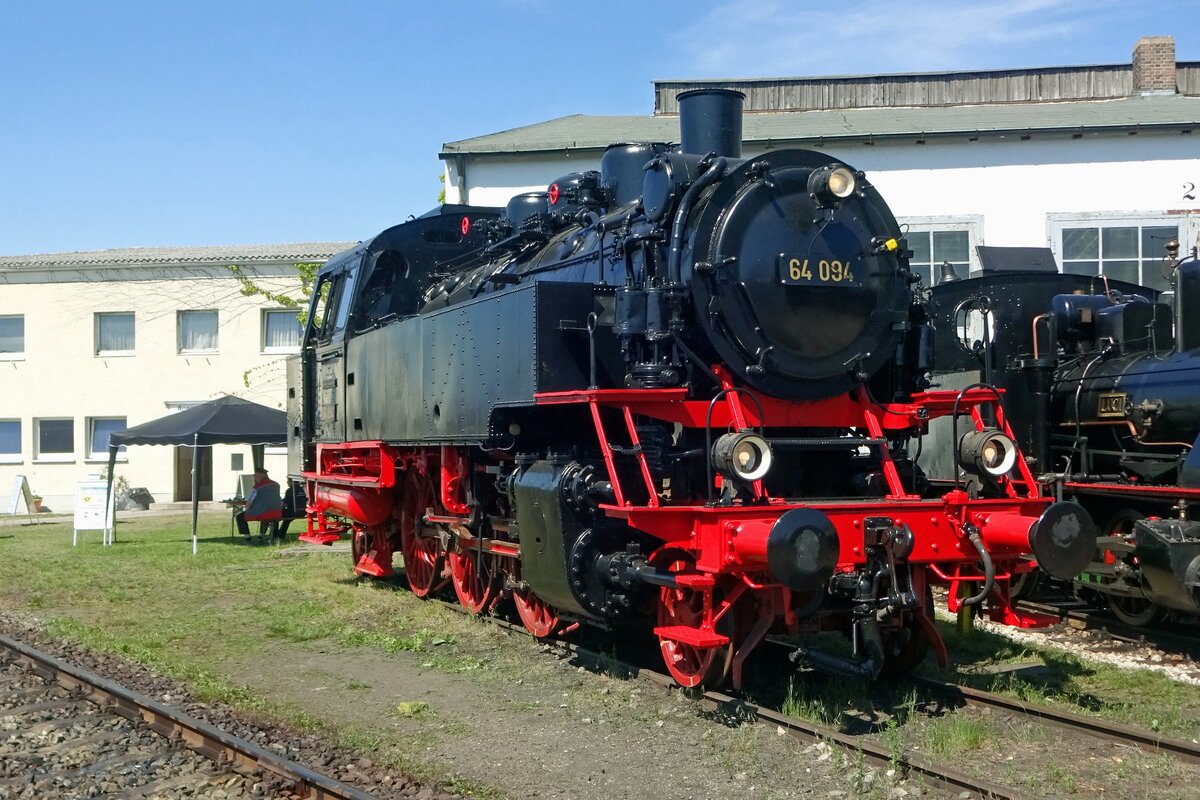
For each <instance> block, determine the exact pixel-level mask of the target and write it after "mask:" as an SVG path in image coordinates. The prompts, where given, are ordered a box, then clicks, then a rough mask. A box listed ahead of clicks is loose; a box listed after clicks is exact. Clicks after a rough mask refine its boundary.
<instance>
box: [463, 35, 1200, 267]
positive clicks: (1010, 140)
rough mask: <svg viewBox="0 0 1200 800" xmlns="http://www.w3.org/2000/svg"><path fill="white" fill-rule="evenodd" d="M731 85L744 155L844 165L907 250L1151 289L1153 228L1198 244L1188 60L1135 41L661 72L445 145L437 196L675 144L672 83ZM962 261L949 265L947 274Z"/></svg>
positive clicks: (512, 183)
mask: <svg viewBox="0 0 1200 800" xmlns="http://www.w3.org/2000/svg"><path fill="white" fill-rule="evenodd" d="M707 87H722V88H732V89H738V90H740V91H742V92H743V93H745V94H746V103H745V108H746V114H745V119H744V123H743V139H744V151H743V155H745V156H747V157H750V156H754V155H757V154H760V153H762V152H765V151H768V150H772V149H778V148H785V147H789V148H790V147H801V148H810V149H816V150H822V151H824V152H827V153H830V154H832V155H834V156H836V157H838V158H840V159H843V160H845V161H846V163H848V164H851V165H853V166H854V167H856V168H858V169H862V170H865V171H866V172H867V175H868V179H869V180H870V181H871V182H872V183H874V184H875V186H876V187H877V188H878V189H879V190H880V191H881V192H882V194H883V196H884V198H885V199H886V200H887V202H888V204H889V205H890V206H891V207H892V210H893V211H894V212H895V214H896V216H897V217H899V218H900V221H901V222H902V223H904V224H906V225H907V226H908V241H909V245H910V247H911V248H912V249H913V251H914V253H915V257H914V262H915V263H916V264H918V265H922V264H923V265H924V272H925V275H926V278H927V282H928V277H929V271H930V269H931V267H932V265H934V264H940V263H941V262H943V261H950V262H951V263H955V264H957V265H966V264H968V263H969V264H970V265H971V266H972V267H978V263H977V257H976V251H975V247H976V246H978V245H1010V246H1048V247H1050V248H1051V249H1052V250H1053V251H1054V254H1055V257H1056V258H1057V259H1058V263H1059V267H1060V269H1066V270H1068V271H1073V272H1079V273H1084V274H1093V275H1095V274H1097V273H1098V271H1103V272H1104V273H1106V274H1108V275H1111V276H1115V277H1118V278H1122V279H1127V280H1133V281H1137V282H1142V283H1147V284H1151V285H1157V286H1163V285H1164V283H1165V282H1164V281H1163V279H1162V276H1161V272H1160V269H1159V267H1160V260H1161V258H1162V256H1163V244H1164V243H1165V242H1166V240H1167V239H1169V238H1172V237H1176V236H1177V237H1179V239H1180V241H1181V242H1182V244H1183V246H1184V248H1185V250H1186V249H1188V248H1191V247H1192V246H1194V245H1196V244H1197V243H1198V241H1200V235H1198V234H1200V188H1197V187H1198V186H1200V134H1194V133H1193V131H1194V130H1195V129H1196V128H1197V127H1198V126H1200V63H1178V64H1177V63H1176V61H1175V44H1174V40H1173V39H1172V38H1171V37H1147V38H1144V39H1142V40H1140V41H1139V42H1138V43H1137V45H1136V46H1135V48H1134V53H1133V61H1132V64H1116V65H1101V66H1082V67H1039V68H1034V69H1012V70H994V71H987V72H947V73H931V74H897V75H873V76H846V77H825V78H754V79H730V80H695V81H689V80H671V81H657V82H656V84H655V113H654V115H653V116H583V115H575V116H569V117H563V118H560V119H554V120H550V121H547V122H542V123H538V124H536V125H530V126H528V127H524V128H517V129H514V130H509V131H503V132H500V133H493V134H488V135H485V136H480V137H477V138H473V139H467V140H463V141H458V142H450V143H448V144H446V145H444V146H443V149H442V152H441V158H442V159H443V160H444V161H445V164H446V187H447V201H448V202H464V203H465V202H470V203H474V204H478V205H500V206H502V205H504V203H505V202H506V201H507V200H508V198H509V197H511V196H512V195H514V194H516V193H518V192H523V191H534V190H544V189H545V187H546V185H547V184H548V183H550V182H551V181H553V180H554V179H556V178H557V177H559V176H561V175H564V174H566V173H569V172H575V171H581V170H589V169H597V168H598V166H599V163H600V156H601V154H602V153H603V151H604V147H605V146H606V145H608V144H609V143H612V142H630V141H643V142H668V141H678V138H679V132H678V116H677V106H676V104H675V96H676V95H677V94H679V93H680V92H682V91H686V90H688V89H696V88H707ZM959 271H960V274H961V272H962V270H961V269H960V270H959Z"/></svg>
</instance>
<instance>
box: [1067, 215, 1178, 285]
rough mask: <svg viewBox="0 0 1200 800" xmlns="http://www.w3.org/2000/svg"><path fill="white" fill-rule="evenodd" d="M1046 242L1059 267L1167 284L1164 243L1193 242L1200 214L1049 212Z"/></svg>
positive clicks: (1110, 276) (1116, 278) (1123, 278)
mask: <svg viewBox="0 0 1200 800" xmlns="http://www.w3.org/2000/svg"><path fill="white" fill-rule="evenodd" d="M1047 219H1048V225H1047V227H1048V228H1049V233H1050V247H1051V249H1052V250H1053V251H1054V255H1055V256H1056V257H1057V258H1058V262H1059V264H1060V265H1061V267H1062V271H1063V272H1067V273H1072V274H1075V275H1097V276H1100V275H1102V276H1105V277H1108V278H1111V279H1114V280H1119V281H1128V282H1129V283H1137V284H1141V285H1142V286H1149V287H1151V288H1154V289H1169V288H1170V284H1171V281H1170V276H1169V275H1168V274H1166V272H1167V270H1166V255H1167V251H1166V244H1167V242H1169V241H1170V240H1172V239H1175V240H1176V241H1178V242H1179V243H1180V245H1181V248H1180V250H1181V252H1183V253H1186V252H1187V251H1188V249H1189V248H1190V247H1191V245H1192V244H1194V243H1195V242H1196V239H1197V236H1196V231H1197V228H1198V227H1200V215H1188V214H1171V215H1149V214H1140V213H1113V214H1050V215H1048V218H1047Z"/></svg>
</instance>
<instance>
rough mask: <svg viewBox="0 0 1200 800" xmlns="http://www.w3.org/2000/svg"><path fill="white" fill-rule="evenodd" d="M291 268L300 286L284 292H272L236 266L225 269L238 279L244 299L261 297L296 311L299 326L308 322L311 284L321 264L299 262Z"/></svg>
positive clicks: (231, 265) (315, 280)
mask: <svg viewBox="0 0 1200 800" xmlns="http://www.w3.org/2000/svg"><path fill="white" fill-rule="evenodd" d="M292 266H293V267H295V268H296V277H297V278H299V279H300V286H299V288H298V289H295V290H289V291H284V292H274V291H271V290H270V289H267V288H266V287H264V286H262V285H261V284H259V283H256V282H255V281H254V280H253V279H252V278H249V277H247V275H246V273H245V271H244V270H243V269H242V267H240V266H238V265H237V264H230V265H229V266H228V268H227V269H228V270H229V271H230V272H232V273H233V276H234V277H235V278H237V279H238V283H240V284H241V286H242V294H243V295H245V296H246V297H255V296H258V295H261V296H262V297H264V298H266V299H267V300H270V301H271V302H272V303H278V304H279V305H281V306H283V307H284V308H294V309H296V318H297V319H298V320H300V324H301V325H305V324H306V323H307V322H308V306H309V302H310V301H311V300H312V289H313V284H315V283H316V282H317V270H318V269H320V268H321V262H320V261H300V262H297V263H295V264H293V265H292Z"/></svg>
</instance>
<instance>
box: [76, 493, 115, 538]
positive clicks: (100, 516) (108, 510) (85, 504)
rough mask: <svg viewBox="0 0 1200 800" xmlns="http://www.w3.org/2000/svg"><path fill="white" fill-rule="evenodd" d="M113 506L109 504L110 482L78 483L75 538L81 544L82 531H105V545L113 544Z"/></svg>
mask: <svg viewBox="0 0 1200 800" xmlns="http://www.w3.org/2000/svg"><path fill="white" fill-rule="evenodd" d="M112 530H113V504H112V503H110V502H109V497H108V481H102V480H92V481H76V483H75V536H74V541H73V544H76V545H78V544H79V532H80V531H103V532H104V534H103V543H104V544H106V545H108V544H112Z"/></svg>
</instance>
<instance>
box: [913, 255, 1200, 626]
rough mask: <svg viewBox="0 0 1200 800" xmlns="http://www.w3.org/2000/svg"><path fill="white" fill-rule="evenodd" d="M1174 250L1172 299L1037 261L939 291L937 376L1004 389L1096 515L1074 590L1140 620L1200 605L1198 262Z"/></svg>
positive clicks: (1049, 467) (1035, 451) (1065, 486)
mask: <svg viewBox="0 0 1200 800" xmlns="http://www.w3.org/2000/svg"><path fill="white" fill-rule="evenodd" d="M1168 251H1169V252H1168V258H1167V264H1166V266H1167V267H1168V268H1169V270H1170V271H1171V272H1172V274H1173V282H1174V296H1173V297H1171V296H1170V295H1169V294H1168V295H1166V296H1164V297H1161V298H1160V297H1159V295H1158V292H1156V291H1154V290H1152V289H1147V288H1145V287H1140V286H1134V285H1130V284H1125V283H1120V282H1117V281H1104V280H1103V279H1100V278H1094V277H1084V276H1075V275H1058V274H1039V273H1012V274H997V275H991V276H985V277H982V278H977V279H972V280H959V281H951V282H946V283H943V284H941V285H939V286H937V287H936V288H935V289H934V290H933V306H934V309H935V310H934V318H935V320H936V321H937V324H938V326H939V331H940V332H944V333H945V334H946V336H945V337H944V342H943V348H944V351H943V352H941V353H939V356H940V357H941V358H940V366H941V369H942V370H943V371H944V372H943V374H942V375H941V376H940V377H939V379H940V380H949V381H951V382H953V381H954V380H955V379H957V380H960V381H962V380H974V379H977V378H979V377H981V376H984V375H987V378H986V379H987V380H989V381H991V382H994V383H995V384H996V385H998V386H1001V387H1003V388H1005V389H1006V399H1005V411H1006V413H1007V414H1008V416H1009V419H1010V420H1011V421H1012V422H1013V425H1014V428H1015V429H1016V430H1017V431H1018V433H1019V434H1020V433H1023V434H1024V436H1025V438H1024V441H1026V442H1028V443H1029V450H1030V454H1031V457H1032V458H1033V459H1034V461H1035V469H1036V471H1037V472H1038V473H1040V478H1041V480H1042V481H1043V482H1044V483H1045V484H1046V485H1047V486H1053V487H1056V491H1057V492H1058V493H1060V495H1064V494H1065V495H1070V496H1072V497H1074V498H1075V499H1076V500H1078V502H1080V503H1081V504H1082V505H1084V506H1085V507H1086V508H1088V510H1089V511H1090V512H1091V513H1092V514H1093V516H1094V517H1095V518H1096V519H1097V521H1098V523H1099V528H1100V532H1101V538H1100V539H1099V540H1098V549H1097V553H1096V558H1095V560H1094V561H1093V563H1092V564H1091V565H1090V566H1089V567H1088V569H1087V570H1086V571H1085V572H1084V573H1083V574H1082V575H1080V576H1079V577H1078V578H1077V579H1076V581H1075V587H1076V591H1077V592H1078V593H1079V594H1080V595H1081V596H1083V597H1091V598H1097V597H1098V598H1102V599H1103V600H1104V601H1105V602H1106V603H1107V604H1108V605H1109V607H1110V608H1111V609H1112V611H1113V613H1114V614H1115V615H1116V616H1118V617H1119V618H1120V619H1122V620H1123V621H1125V622H1127V623H1129V624H1133V625H1148V624H1151V623H1154V622H1157V621H1160V620H1161V619H1162V618H1163V617H1164V615H1165V614H1166V613H1167V612H1168V611H1169V610H1174V611H1179V612H1185V613H1188V614H1200V521H1196V520H1195V514H1194V512H1193V510H1192V507H1191V506H1192V504H1193V503H1194V502H1195V501H1196V500H1200V451H1198V450H1197V445H1198V444H1200V315H1198V311H1200V308H1198V307H1197V305H1196V303H1197V298H1200V264H1198V263H1197V262H1196V258H1195V255H1194V254H1193V255H1192V256H1191V257H1190V258H1188V259H1185V260H1184V261H1182V262H1179V261H1178V260H1177V257H1178V243H1175V242H1172V243H1170V244H1169V245H1168ZM1164 301H1169V302H1164ZM959 342H961V343H963V344H964V345H965V348H957V347H956V345H957V344H958V343H959ZM955 350H957V352H954V351H955ZM942 469H943V470H944V469H945V465H942Z"/></svg>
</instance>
